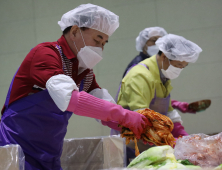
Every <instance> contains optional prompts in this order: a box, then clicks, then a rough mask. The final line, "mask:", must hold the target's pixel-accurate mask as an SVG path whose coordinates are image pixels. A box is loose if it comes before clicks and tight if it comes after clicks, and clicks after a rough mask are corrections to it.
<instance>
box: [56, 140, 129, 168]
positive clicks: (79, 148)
mask: <svg viewBox="0 0 222 170" xmlns="http://www.w3.org/2000/svg"><path fill="white" fill-rule="evenodd" d="M60 160H61V166H62V168H63V170H73V169H78V170H89V169H90V170H98V169H105V168H114V167H125V166H126V145H125V140H124V139H123V138H120V137H118V136H105V137H94V138H73V139H65V140H64V144H63V152H62V156H61V159H60Z"/></svg>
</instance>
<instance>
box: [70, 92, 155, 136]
mask: <svg viewBox="0 0 222 170" xmlns="http://www.w3.org/2000/svg"><path fill="white" fill-rule="evenodd" d="M67 110H68V111H71V112H73V113H74V114H76V115H79V116H87V117H91V118H95V119H100V120H103V121H110V120H111V121H117V122H118V123H119V124H121V125H123V126H125V127H127V128H129V129H130V130H132V131H133V133H134V134H135V135H136V137H137V138H138V139H139V138H140V135H141V133H142V132H143V130H144V129H145V128H146V126H147V125H149V126H152V124H151V123H150V122H149V120H148V119H147V118H146V117H145V116H143V115H141V114H139V113H137V112H133V111H130V110H126V109H123V108H122V107H121V106H120V105H116V104H113V103H111V102H108V101H106V100H102V99H99V98H96V97H94V96H92V95H90V94H88V93H86V92H83V91H82V92H78V91H73V93H72V97H71V100H70V102H69V106H68V108H67Z"/></svg>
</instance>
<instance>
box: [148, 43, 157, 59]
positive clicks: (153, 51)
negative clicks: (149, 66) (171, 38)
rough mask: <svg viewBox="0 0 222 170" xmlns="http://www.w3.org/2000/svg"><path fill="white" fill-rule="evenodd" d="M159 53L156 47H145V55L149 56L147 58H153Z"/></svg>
mask: <svg viewBox="0 0 222 170" xmlns="http://www.w3.org/2000/svg"><path fill="white" fill-rule="evenodd" d="M158 51H159V48H158V47H157V46H156V45H152V46H147V50H146V52H147V54H149V56H153V55H155V54H157V53H158Z"/></svg>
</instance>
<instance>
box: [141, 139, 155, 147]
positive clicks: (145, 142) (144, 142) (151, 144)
mask: <svg viewBox="0 0 222 170" xmlns="http://www.w3.org/2000/svg"><path fill="white" fill-rule="evenodd" d="M143 144H144V145H146V144H149V145H150V146H153V145H154V144H153V143H151V142H147V141H145V140H143Z"/></svg>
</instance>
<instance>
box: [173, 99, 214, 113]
mask: <svg viewBox="0 0 222 170" xmlns="http://www.w3.org/2000/svg"><path fill="white" fill-rule="evenodd" d="M210 104H211V100H200V101H196V102H193V103H190V104H189V103H187V102H179V101H176V100H171V105H172V107H173V108H175V109H178V110H179V111H181V112H182V113H196V112H201V111H204V110H206V109H207V108H208V107H209V106H210Z"/></svg>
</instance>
